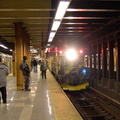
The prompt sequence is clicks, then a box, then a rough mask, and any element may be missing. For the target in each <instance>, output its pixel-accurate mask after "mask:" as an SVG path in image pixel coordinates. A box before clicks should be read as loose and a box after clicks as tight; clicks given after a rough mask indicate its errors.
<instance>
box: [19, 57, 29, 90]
mask: <svg viewBox="0 0 120 120" xmlns="http://www.w3.org/2000/svg"><path fill="white" fill-rule="evenodd" d="M26 60H27V57H26V56H23V61H22V62H21V63H20V70H21V71H22V73H23V76H24V83H25V91H30V89H29V84H30V78H29V77H30V69H29V66H28V64H27V62H26Z"/></svg>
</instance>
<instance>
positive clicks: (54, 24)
mask: <svg viewBox="0 0 120 120" xmlns="http://www.w3.org/2000/svg"><path fill="white" fill-rule="evenodd" d="M60 23H61V21H56V20H55V21H54V22H53V25H52V29H51V30H52V31H57V29H58V28H59V26H60Z"/></svg>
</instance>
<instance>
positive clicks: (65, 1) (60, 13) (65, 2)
mask: <svg viewBox="0 0 120 120" xmlns="http://www.w3.org/2000/svg"><path fill="white" fill-rule="evenodd" d="M70 2H71V0H60V2H59V5H58V8H57V11H56V15H55V18H54V20H53V25H52V28H51V32H50V35H49V38H48V42H52V40H53V38H54V36H55V34H56V32H57V30H58V28H59V26H60V24H61V21H62V19H63V17H64V15H65V12H66V11H67V8H68V6H69V4H70ZM53 31H54V35H53V36H52V35H51V34H53Z"/></svg>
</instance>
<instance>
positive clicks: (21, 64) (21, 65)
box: [20, 62, 23, 70]
mask: <svg viewBox="0 0 120 120" xmlns="http://www.w3.org/2000/svg"><path fill="white" fill-rule="evenodd" d="M20 70H23V62H21V63H20Z"/></svg>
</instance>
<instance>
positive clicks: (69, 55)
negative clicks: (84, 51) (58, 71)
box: [66, 49, 77, 60]
mask: <svg viewBox="0 0 120 120" xmlns="http://www.w3.org/2000/svg"><path fill="white" fill-rule="evenodd" d="M66 57H67V59H68V60H75V59H76V58H77V53H76V51H75V50H74V49H69V50H68V51H67V52H66Z"/></svg>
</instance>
